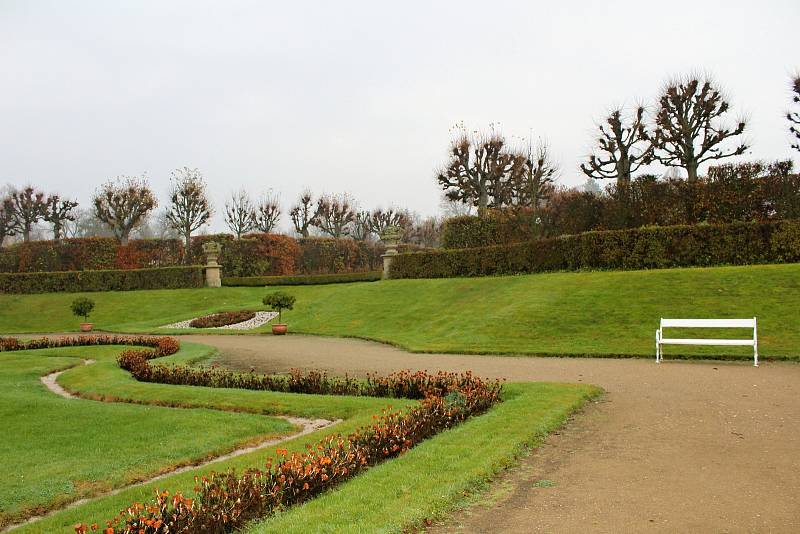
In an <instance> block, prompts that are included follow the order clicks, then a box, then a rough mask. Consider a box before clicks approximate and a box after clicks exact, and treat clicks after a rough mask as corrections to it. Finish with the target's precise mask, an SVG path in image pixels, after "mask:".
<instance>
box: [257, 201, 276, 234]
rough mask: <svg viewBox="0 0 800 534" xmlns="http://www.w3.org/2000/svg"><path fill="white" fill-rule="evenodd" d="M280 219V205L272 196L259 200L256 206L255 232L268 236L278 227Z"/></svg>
mask: <svg viewBox="0 0 800 534" xmlns="http://www.w3.org/2000/svg"><path fill="white" fill-rule="evenodd" d="M280 218H281V205H280V202H278V199H277V198H276V197H274V196H272V195H266V196H264V197H262V198H261V200H259V202H258V205H257V206H256V219H255V225H256V230H258V231H259V232H264V233H265V234H268V233H270V232H272V231H273V230H274V229H275V227H276V226H277V225H278V221H279V220H280Z"/></svg>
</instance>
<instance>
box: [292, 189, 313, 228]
mask: <svg viewBox="0 0 800 534" xmlns="http://www.w3.org/2000/svg"><path fill="white" fill-rule="evenodd" d="M289 216H290V217H291V218H292V224H294V230H295V232H297V235H299V236H301V237H308V234H309V229H310V228H311V227H312V226H314V221H315V220H316V217H317V212H316V211H315V210H314V201H313V197H312V196H311V191H309V190H308V189H306V190H305V191H303V192H302V193H301V194H300V198H299V199H298V200H297V203H296V204H295V205H294V206H293V207H292V209H291V211H289Z"/></svg>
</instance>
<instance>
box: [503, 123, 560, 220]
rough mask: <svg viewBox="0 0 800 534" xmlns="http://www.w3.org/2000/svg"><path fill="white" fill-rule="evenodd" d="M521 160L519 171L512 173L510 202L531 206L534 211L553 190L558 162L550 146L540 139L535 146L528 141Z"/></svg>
mask: <svg viewBox="0 0 800 534" xmlns="http://www.w3.org/2000/svg"><path fill="white" fill-rule="evenodd" d="M523 162H524V165H523V167H522V169H520V172H515V173H514V180H513V182H512V202H513V203H514V204H516V205H518V206H526V207H529V208H532V209H533V212H534V213H536V212H537V211H538V209H539V207H540V206H541V204H542V201H543V200H546V199H547V198H548V197H549V196H550V194H551V193H552V192H553V184H554V183H555V180H556V177H557V176H558V171H559V169H558V164H557V163H556V162H555V161H553V158H552V156H551V155H550V146H549V145H548V144H547V142H546V141H544V140H542V139H540V140H539V141H538V142H537V143H536V145H535V146H534V145H533V143H532V142H530V141H529V142H528V148H527V150H526V151H525V155H524V157H523Z"/></svg>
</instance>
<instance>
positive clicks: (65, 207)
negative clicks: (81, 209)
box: [43, 195, 78, 241]
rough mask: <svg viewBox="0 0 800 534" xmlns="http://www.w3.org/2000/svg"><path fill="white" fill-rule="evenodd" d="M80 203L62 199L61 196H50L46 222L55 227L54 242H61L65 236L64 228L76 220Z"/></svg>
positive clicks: (46, 209) (46, 207)
mask: <svg viewBox="0 0 800 534" xmlns="http://www.w3.org/2000/svg"><path fill="white" fill-rule="evenodd" d="M77 206H78V203H77V202H75V201H73V200H69V199H62V198H61V197H60V196H59V195H50V196H49V197H47V201H46V202H45V210H44V217H43V218H44V220H45V221H47V222H49V223H50V224H51V225H53V241H60V240H61V238H62V237H63V236H64V233H65V228H64V226H65V225H66V224H67V223H68V222H70V221H74V220H75V211H74V210H75V208H76V207H77Z"/></svg>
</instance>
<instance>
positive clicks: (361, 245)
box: [0, 234, 384, 277]
mask: <svg viewBox="0 0 800 534" xmlns="http://www.w3.org/2000/svg"><path fill="white" fill-rule="evenodd" d="M210 240H214V241H217V242H219V243H220V244H221V245H222V252H221V254H220V257H219V263H220V264H221V265H222V274H223V276H225V277H249V276H291V275H297V274H330V273H352V272H369V271H374V270H377V269H380V268H381V266H382V260H381V257H380V256H381V254H382V253H383V251H384V249H383V247H382V246H381V245H380V244H376V243H367V242H359V241H354V240H352V239H328V238H306V239H294V238H292V237H288V236H284V235H276V234H251V235H247V236H244V238H243V239H240V240H235V239H234V238H233V236H232V235H230V234H216V235H207V236H197V237H195V238H193V239H192V244H191V247H190V248H189V250H188V254H187V251H184V247H183V243H182V242H181V241H180V240H175V239H144V240H133V241H131V242H130V243H129V244H128V245H126V246H121V245H119V244H118V243H117V242H116V240H114V239H112V238H83V239H64V240H62V241H61V242H58V243H56V242H53V241H32V242H30V243H20V244H16V245H12V246H10V247H7V248H5V249H2V250H0V272H9V273H15V272H23V273H24V272H57V271H84V270H116V269H143V268H151V267H167V266H177V265H183V264H184V262H187V263H188V262H191V263H202V262H203V261H204V259H205V255H204V254H203V243H205V242H207V241H210Z"/></svg>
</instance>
